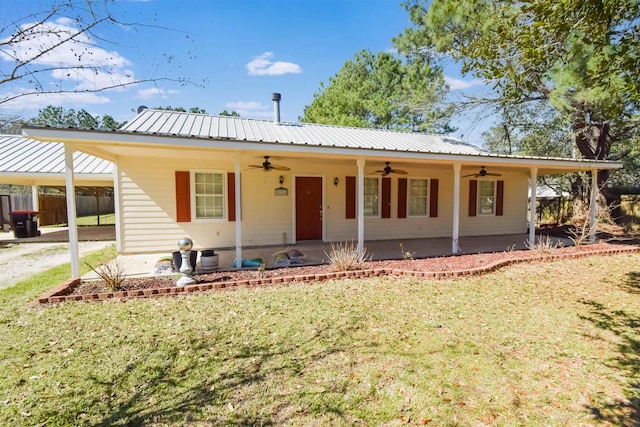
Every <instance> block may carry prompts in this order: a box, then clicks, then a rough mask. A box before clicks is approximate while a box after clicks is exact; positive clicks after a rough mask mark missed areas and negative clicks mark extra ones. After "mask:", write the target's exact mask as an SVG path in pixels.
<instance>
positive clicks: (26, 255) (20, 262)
mask: <svg viewBox="0 0 640 427" xmlns="http://www.w3.org/2000/svg"><path fill="white" fill-rule="evenodd" d="M112 244H113V242H110V241H104V242H102V241H101V242H80V243H78V251H79V253H80V256H83V255H85V254H87V253H90V252H94V251H97V250H100V249H103V248H105V247H107V246H109V245H112ZM69 260H70V258H69V243H68V242H53V243H7V242H2V243H1V244H0V289H3V288H8V287H10V286H12V285H14V284H15V283H16V282H19V281H20V280H22V279H23V278H27V277H29V276H31V275H33V274H36V273H40V272H42V271H45V270H48V269H50V268H52V267H56V266H58V265H61V264H65V263H69Z"/></svg>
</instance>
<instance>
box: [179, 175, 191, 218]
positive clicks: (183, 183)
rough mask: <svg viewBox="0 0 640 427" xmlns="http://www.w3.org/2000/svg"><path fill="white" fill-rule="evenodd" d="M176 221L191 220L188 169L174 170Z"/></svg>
mask: <svg viewBox="0 0 640 427" xmlns="http://www.w3.org/2000/svg"><path fill="white" fill-rule="evenodd" d="M176 221H177V222H191V178H190V176H189V171H176Z"/></svg>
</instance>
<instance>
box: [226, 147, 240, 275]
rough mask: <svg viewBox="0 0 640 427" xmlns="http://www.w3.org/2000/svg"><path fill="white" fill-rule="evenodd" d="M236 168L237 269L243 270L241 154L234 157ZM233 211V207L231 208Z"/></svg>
mask: <svg viewBox="0 0 640 427" xmlns="http://www.w3.org/2000/svg"><path fill="white" fill-rule="evenodd" d="M233 159H234V167H235V170H234V172H235V183H234V186H235V191H236V205H235V206H234V207H233V208H234V209H235V211H236V268H242V218H241V215H240V213H241V211H242V203H241V199H242V193H241V189H240V153H235V154H234V156H233ZM229 209H231V206H229Z"/></svg>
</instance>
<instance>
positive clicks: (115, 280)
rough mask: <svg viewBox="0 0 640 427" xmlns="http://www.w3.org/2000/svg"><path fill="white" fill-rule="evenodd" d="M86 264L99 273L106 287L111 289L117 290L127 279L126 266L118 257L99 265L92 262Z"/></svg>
mask: <svg viewBox="0 0 640 427" xmlns="http://www.w3.org/2000/svg"><path fill="white" fill-rule="evenodd" d="M85 264H86V265H87V266H88V267H89V268H90V269H91V270H93V272H94V273H96V274H97V275H98V277H99V278H100V279H102V281H103V282H104V287H105V288H106V289H107V290H109V291H117V290H119V289H120V288H121V287H122V283H123V282H124V279H125V274H124V268H123V267H122V265H121V264H120V262H119V261H118V259H114V260H111V261H109V262H102V263H100V264H98V266H97V267H95V268H94V267H93V266H92V265H91V264H89V263H86V262H85Z"/></svg>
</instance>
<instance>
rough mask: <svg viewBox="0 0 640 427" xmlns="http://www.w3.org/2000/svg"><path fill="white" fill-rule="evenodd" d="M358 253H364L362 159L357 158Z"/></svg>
mask: <svg viewBox="0 0 640 427" xmlns="http://www.w3.org/2000/svg"><path fill="white" fill-rule="evenodd" d="M357 164H358V253H359V254H360V255H364V164H365V160H364V159H358V161H357Z"/></svg>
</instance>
